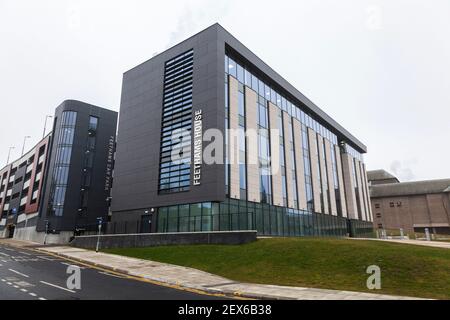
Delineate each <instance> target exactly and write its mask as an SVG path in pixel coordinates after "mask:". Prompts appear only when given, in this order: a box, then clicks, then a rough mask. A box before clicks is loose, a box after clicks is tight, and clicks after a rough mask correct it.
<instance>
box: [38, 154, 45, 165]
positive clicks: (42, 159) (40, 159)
mask: <svg viewBox="0 0 450 320" xmlns="http://www.w3.org/2000/svg"><path fill="white" fill-rule="evenodd" d="M44 160H45V154H43V155H42V156H40V157H39V160H38V164H41V163H43V162H44Z"/></svg>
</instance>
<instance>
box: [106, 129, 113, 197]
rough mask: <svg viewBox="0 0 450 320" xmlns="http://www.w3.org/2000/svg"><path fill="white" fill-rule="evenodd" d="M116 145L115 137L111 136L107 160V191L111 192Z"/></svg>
mask: <svg viewBox="0 0 450 320" xmlns="http://www.w3.org/2000/svg"><path fill="white" fill-rule="evenodd" d="M114 144H115V140H114V136H111V137H110V138H109V142H108V157H107V159H106V179H105V191H110V189H111V180H112V171H113V166H114Z"/></svg>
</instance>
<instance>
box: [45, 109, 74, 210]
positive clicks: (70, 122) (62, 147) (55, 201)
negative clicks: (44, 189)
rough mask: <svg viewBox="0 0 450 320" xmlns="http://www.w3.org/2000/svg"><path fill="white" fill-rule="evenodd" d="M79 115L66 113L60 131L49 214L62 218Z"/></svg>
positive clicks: (71, 112) (72, 112)
mask: <svg viewBox="0 0 450 320" xmlns="http://www.w3.org/2000/svg"><path fill="white" fill-rule="evenodd" d="M76 121H77V113H76V112H74V111H64V112H63V113H62V116H61V127H60V129H59V131H58V135H59V137H58V143H57V146H56V157H55V167H54V168H53V172H52V180H51V185H50V198H49V212H48V213H49V214H52V215H55V216H62V215H63V211H64V210H63V209H64V199H65V195H66V189H67V184H68V174H69V166H70V161H71V156H72V143H73V137H74V133H75V125H76Z"/></svg>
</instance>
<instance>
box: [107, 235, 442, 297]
mask: <svg viewBox="0 0 450 320" xmlns="http://www.w3.org/2000/svg"><path fill="white" fill-rule="evenodd" d="M106 252H109V253H114V254H119V255H125V256H130V257H136V258H141V259H148V260H154V261H160V262H166V263H171V264H177V265H182V266H187V267H192V268H196V269H200V270H204V271H207V272H210V273H213V274H217V275H220V276H223V277H226V278H229V279H232V280H237V281H242V282H253V283H264V284H278V285H288V286H302V287H315V288H327V289H339V290H352V291H366V292H372V293H386V294H394V295H405V296H416V297H428V298H437V299H450V250H448V249H441V248H430V247H421V246H415V245H404V244H397V243H386V242H378V241H366V240H346V239H316V238H272V239H260V240H258V241H256V242H254V243H250V244H245V245H239V246H229V245H228V246H227V245H190V246H170V247H155V248H131V249H110V250H106ZM369 265H378V266H379V267H380V268H381V282H382V289H381V290H368V289H367V288H366V279H367V277H368V276H369V275H368V274H366V268H367V267H368V266H369Z"/></svg>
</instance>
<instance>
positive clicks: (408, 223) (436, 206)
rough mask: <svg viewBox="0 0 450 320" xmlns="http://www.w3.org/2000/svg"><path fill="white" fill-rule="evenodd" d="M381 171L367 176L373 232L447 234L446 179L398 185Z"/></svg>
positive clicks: (449, 191) (449, 199) (449, 183)
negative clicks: (375, 229)
mask: <svg viewBox="0 0 450 320" xmlns="http://www.w3.org/2000/svg"><path fill="white" fill-rule="evenodd" d="M382 171H384V170H375V171H368V172H367V176H368V179H369V184H371V186H370V197H371V199H372V211H373V213H374V226H375V228H378V229H385V230H399V229H403V230H404V232H405V233H415V232H418V233H424V230H425V228H428V230H429V232H430V233H434V234H450V179H439V180H424V181H411V182H399V180H398V179H397V178H395V177H394V176H393V175H391V174H390V173H388V172H386V171H384V172H382ZM386 177H390V178H389V179H387V178H386ZM386 179H387V180H388V181H389V182H387V183H383V184H379V183H377V182H379V181H380V180H384V181H387V180H386Z"/></svg>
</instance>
